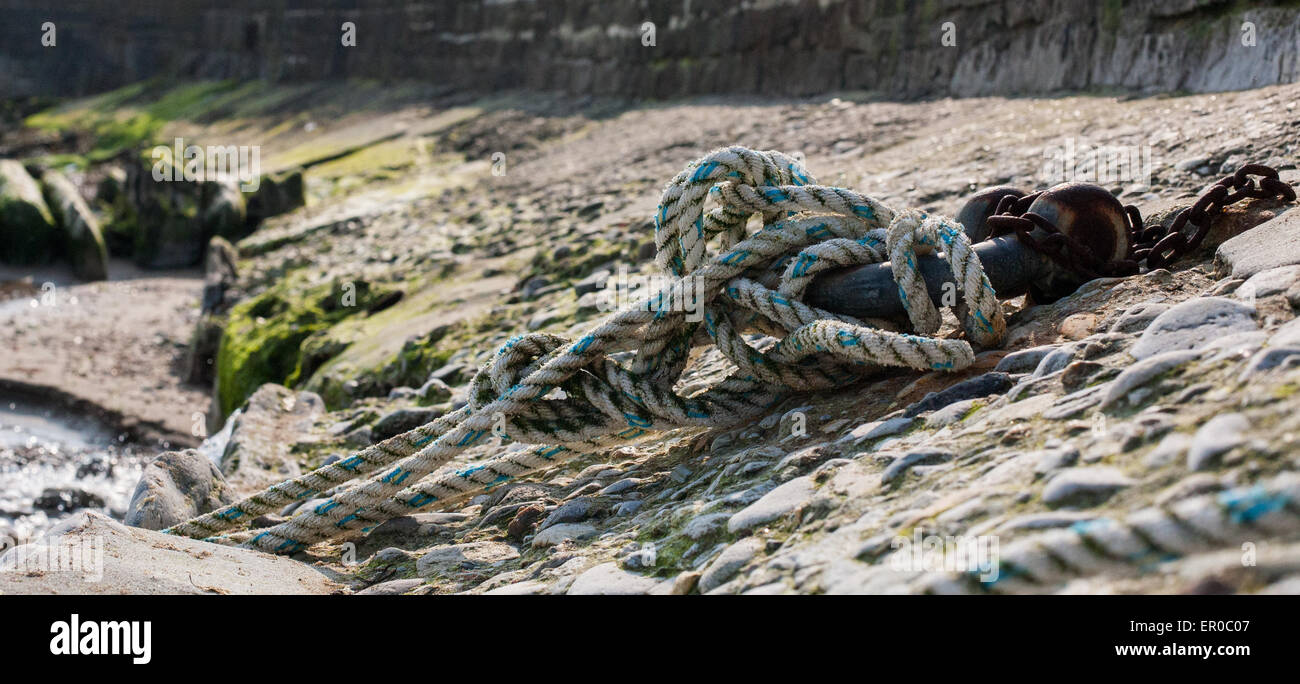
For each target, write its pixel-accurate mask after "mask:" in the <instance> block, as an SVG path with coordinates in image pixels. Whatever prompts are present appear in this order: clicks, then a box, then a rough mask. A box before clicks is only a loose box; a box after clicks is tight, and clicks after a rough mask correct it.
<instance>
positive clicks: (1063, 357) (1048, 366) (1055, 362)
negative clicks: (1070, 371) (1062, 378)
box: [1031, 342, 1084, 378]
mask: <svg viewBox="0 0 1300 684" xmlns="http://www.w3.org/2000/svg"><path fill="white" fill-rule="evenodd" d="M1083 349H1084V345H1083V344H1080V343H1078V342H1071V343H1070V344H1064V345H1061V346H1059V347H1057V348H1055V349H1053V350H1052V351H1051V352H1049V353H1048V354H1047V355H1046V356H1044V357H1043V360H1042V361H1039V362H1038V365H1037V366H1035V367H1034V372H1033V375H1032V376H1031V377H1033V378H1041V377H1044V376H1047V375H1051V374H1052V373H1055V372H1057V371H1059V370H1062V369H1063V368H1065V367H1066V366H1068V365H1070V363H1071V362H1072V361H1074V359H1075V358H1077V357H1078V356H1079V355H1080V354H1081V353H1083Z"/></svg>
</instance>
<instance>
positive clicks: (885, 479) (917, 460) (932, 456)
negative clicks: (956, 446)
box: [880, 449, 956, 484]
mask: <svg viewBox="0 0 1300 684" xmlns="http://www.w3.org/2000/svg"><path fill="white" fill-rule="evenodd" d="M954 458H956V455H955V454H953V453H952V452H951V451H941V450H938V449H926V450H921V451H911V452H908V453H907V454H905V455H904V456H903V457H902V458H899V459H896V460H895V461H894V462H893V463H890V464H889V467H888V468H885V472H883V473H881V475H880V482H881V484H888V483H890V482H893V481H894V480H896V479H898V477H900V476H901V475H903V473H906V472H907V471H908V470H909V469H911V468H912V467H913V466H918V465H934V464H936V463H947V462H948V461H951V460H952V459H954Z"/></svg>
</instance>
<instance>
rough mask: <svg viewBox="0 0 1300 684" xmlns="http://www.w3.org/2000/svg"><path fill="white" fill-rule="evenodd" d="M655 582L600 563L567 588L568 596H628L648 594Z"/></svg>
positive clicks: (613, 565)
mask: <svg viewBox="0 0 1300 684" xmlns="http://www.w3.org/2000/svg"><path fill="white" fill-rule="evenodd" d="M656 583H657V582H656V581H655V580H654V579H652V578H649V577H643V576H641V575H637V574H635V573H631V572H628V571H626V570H623V569H622V568H620V567H618V564H617V563H601V564H600V565H597V566H595V567H593V568H591V569H590V570H587V571H586V572H584V573H582V574H581V575H578V576H577V578H575V579H574V580H573V584H572V585H570V586H569V591H568V593H569V594H573V595H581V594H596V595H601V596H630V595H639V594H645V593H649V591H650V590H651V589H653V588H654V586H655V584H656Z"/></svg>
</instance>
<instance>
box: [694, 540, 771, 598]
mask: <svg viewBox="0 0 1300 684" xmlns="http://www.w3.org/2000/svg"><path fill="white" fill-rule="evenodd" d="M762 550H763V541H762V540H760V539H756V538H754V537H746V538H745V539H741V540H740V541H738V542H736V543H734V544H732V545H731V546H728V547H727V548H726V549H723V551H722V553H721V554H719V555H718V557H717V558H715V559H714V560H713V562H712V563H709V567H707V568H705V569H704V573H703V574H702V575H700V584H699V589H700V593H705V592H709V591H712V590H714V589H716V588H718V587H720V586H722V585H723V584H725V583H726V582H728V581H730V580H731V578H733V577H735V576H736V573H738V572H740V569H741V568H743V567H745V565H746V564H748V563H749V561H751V560H753V559H754V557H755V556H757V555H758V552H759V551H762Z"/></svg>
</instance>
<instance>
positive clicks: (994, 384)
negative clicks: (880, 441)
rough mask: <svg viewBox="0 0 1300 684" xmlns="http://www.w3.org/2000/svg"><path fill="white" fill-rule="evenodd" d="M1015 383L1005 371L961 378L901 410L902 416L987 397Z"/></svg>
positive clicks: (910, 415)
mask: <svg viewBox="0 0 1300 684" xmlns="http://www.w3.org/2000/svg"><path fill="white" fill-rule="evenodd" d="M1013 384H1015V383H1014V382H1012V380H1011V376H1010V375H1008V374H1006V373H998V372H996V371H995V372H992V373H985V374H983V375H980V376H977V377H974V378H971V379H969V380H963V381H962V382H959V383H957V384H955V385H953V386H951V387H949V388H947V389H944V390H941V391H938V392H931V393H929V394H927V395H925V397H924V398H923V399H921V400H920V401H918V402H916V403H915V404H912V405H911V406H909V407H907V409H905V410H904V411H903V417H905V418H915V417H916V416H918V415H920V414H922V413H925V412H926V411H937V410H939V409H941V408H943V407H945V406H947V405H949V404H953V403H956V402H959V401H965V400H967V399H978V398H979V397H987V396H989V395H991V394H1002V393H1003V392H1006V391H1007V390H1009V389H1011V386H1012V385H1013Z"/></svg>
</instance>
